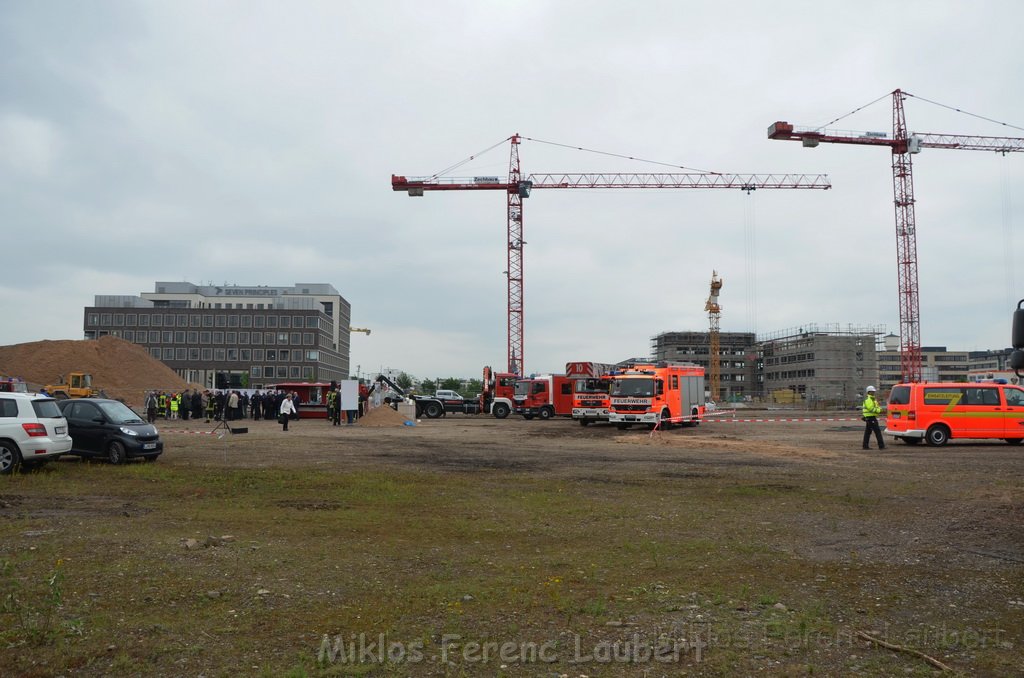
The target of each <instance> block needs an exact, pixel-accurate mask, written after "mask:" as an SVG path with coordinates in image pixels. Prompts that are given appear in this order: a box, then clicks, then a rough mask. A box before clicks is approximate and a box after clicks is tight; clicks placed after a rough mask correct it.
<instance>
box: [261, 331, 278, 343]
mask: <svg viewBox="0 0 1024 678" xmlns="http://www.w3.org/2000/svg"><path fill="white" fill-rule="evenodd" d="M276 338H277V337H275V336H274V333H273V332H264V333H263V343H264V344H269V345H273V344H275V343H276V342H275V341H274V340H275V339H276Z"/></svg>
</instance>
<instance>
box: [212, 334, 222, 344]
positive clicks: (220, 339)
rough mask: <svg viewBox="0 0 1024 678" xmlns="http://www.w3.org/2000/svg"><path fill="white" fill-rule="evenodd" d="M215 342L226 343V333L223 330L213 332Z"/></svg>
mask: <svg viewBox="0 0 1024 678" xmlns="http://www.w3.org/2000/svg"><path fill="white" fill-rule="evenodd" d="M213 343H215V344H223V343H224V333H223V332H214V333H213Z"/></svg>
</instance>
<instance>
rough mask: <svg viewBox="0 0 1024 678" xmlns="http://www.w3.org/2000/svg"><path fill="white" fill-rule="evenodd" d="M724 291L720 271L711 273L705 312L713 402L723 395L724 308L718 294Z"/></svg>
mask: <svg viewBox="0 0 1024 678" xmlns="http://www.w3.org/2000/svg"><path fill="white" fill-rule="evenodd" d="M721 289H722V279H721V278H719V277H718V271H712V272H711V293H710V294H709V295H708V300H707V302H705V304H704V310H705V311H707V312H708V343H709V344H710V346H709V347H708V367H709V368H710V369H709V370H708V372H709V379H710V381H711V386H710V391H711V393H710V397H711V401H712V402H717V401H718V399H719V398H720V397H721V393H722V362H721V358H720V357H719V354H720V353H721V351H722V347H721V338H720V333H719V322H720V321H721V319H722V307H721V306H719V305H718V293H719V291H720V290H721Z"/></svg>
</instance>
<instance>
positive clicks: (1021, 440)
mask: <svg viewBox="0 0 1024 678" xmlns="http://www.w3.org/2000/svg"><path fill="white" fill-rule="evenodd" d="M1005 440H1006V442H1008V443H1009V444H1011V445H1020V444H1021V443H1024V438H1006V439H1005Z"/></svg>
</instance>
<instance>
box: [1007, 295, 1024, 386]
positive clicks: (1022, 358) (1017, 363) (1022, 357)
mask: <svg viewBox="0 0 1024 678" xmlns="http://www.w3.org/2000/svg"><path fill="white" fill-rule="evenodd" d="M1011 340H1012V343H1013V353H1011V354H1010V369H1011V370H1013V371H1014V372H1016V373H1017V376H1018V377H1024V374H1021V370H1024V299H1021V300H1020V301H1018V302H1017V310H1016V311H1014V312H1013V330H1012V332H1011Z"/></svg>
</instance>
